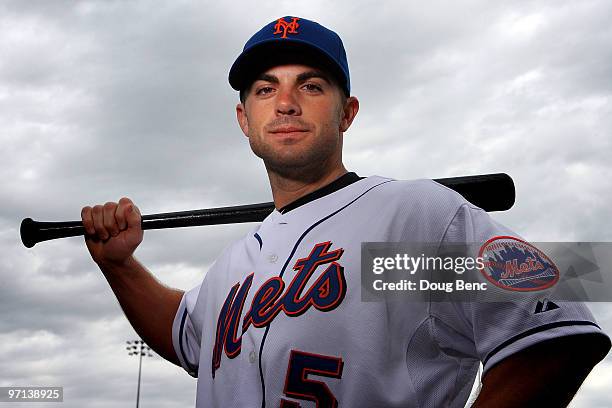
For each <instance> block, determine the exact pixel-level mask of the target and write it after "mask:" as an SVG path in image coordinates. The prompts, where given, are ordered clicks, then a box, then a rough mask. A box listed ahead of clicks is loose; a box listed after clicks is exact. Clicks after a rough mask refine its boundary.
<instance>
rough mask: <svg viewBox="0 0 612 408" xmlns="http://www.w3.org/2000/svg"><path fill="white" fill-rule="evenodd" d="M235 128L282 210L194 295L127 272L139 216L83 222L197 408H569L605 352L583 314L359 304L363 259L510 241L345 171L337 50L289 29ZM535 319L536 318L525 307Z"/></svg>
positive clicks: (92, 246) (416, 184)
mask: <svg viewBox="0 0 612 408" xmlns="http://www.w3.org/2000/svg"><path fill="white" fill-rule="evenodd" d="M229 80H230V84H231V85H232V87H233V88H234V89H236V90H238V91H240V103H239V104H238V106H237V107H236V114H237V119H238V123H239V124H240V127H241V129H242V131H243V132H244V134H245V135H246V136H247V138H248V140H249V143H250V146H251V148H252V150H253V152H254V153H255V154H256V155H257V156H258V157H260V158H261V159H262V160H263V161H264V164H265V166H266V170H267V173H268V177H269V180H270V186H271V189H272V195H273V198H274V203H275V207H276V210H275V211H274V212H273V213H272V214H271V215H270V216H269V217H267V218H266V220H265V221H264V222H263V223H262V224H261V225H258V226H257V227H255V228H254V230H253V231H252V232H251V233H249V234H247V236H245V237H244V238H243V239H241V240H239V241H237V242H235V243H234V244H232V245H231V246H230V247H228V248H227V249H226V250H225V251H224V252H223V253H222V254H221V255H220V257H219V258H218V260H217V261H216V263H215V264H214V265H213V267H212V268H211V269H210V271H209V272H208V273H207V275H206V277H205V278H204V280H203V282H202V283H201V285H199V286H198V287H196V288H194V289H192V290H191V291H188V292H185V293H184V292H182V291H179V290H176V289H171V288H167V287H165V286H164V285H162V284H161V283H159V282H158V281H157V280H156V279H155V278H154V277H153V275H152V274H151V273H149V272H148V271H147V269H146V268H145V267H144V266H143V265H142V264H140V263H139V262H138V261H137V260H136V258H135V257H134V256H133V253H134V250H135V249H136V247H137V246H138V245H139V244H140V242H141V241H142V238H143V232H142V230H141V228H140V213H139V210H138V208H137V207H136V206H135V205H134V204H133V203H132V202H131V201H130V200H129V199H128V198H122V199H121V200H119V202H118V203H110V202H109V203H106V204H105V205H104V206H100V205H98V206H94V207H93V208H91V207H85V208H83V210H82V219H83V223H84V225H85V228H86V231H87V234H88V236H87V237H86V244H87V247H88V249H89V251H90V253H91V255H92V257H93V259H94V261H95V262H96V263H97V264H98V265H99V266H100V269H101V270H102V272H103V273H104V276H105V277H106V279H107V280H108V282H109V284H110V285H111V287H112V289H113V291H114V293H115V294H116V296H117V299H118V300H119V302H120V304H121V306H122V308H123V310H124V311H125V313H126V316H127V317H128V319H129V320H130V322H131V324H132V325H133V326H134V328H135V329H136V330H137V332H138V333H139V334H140V335H141V336H142V338H143V339H144V340H145V341H146V342H147V343H148V344H149V345H150V346H151V347H152V348H154V349H155V350H156V351H157V352H158V353H159V354H160V355H161V356H163V357H164V358H166V359H168V360H169V361H171V362H173V363H175V364H180V365H181V366H182V367H184V368H185V369H186V370H187V371H188V372H189V373H190V374H191V375H193V376H197V377H198V390H197V406H198V407H207V406H224V407H230V406H231V407H241V406H253V407H255V406H257V407H263V406H270V407H277V406H281V407H300V406H301V407H307V406H315V405H316V406H317V407H334V406H346V407H384V406H402V407H413V406H414V407H416V406H426V407H430V406H432V407H436V406H451V407H462V406H463V405H464V404H465V402H466V400H467V398H468V395H469V393H470V389H471V386H472V383H473V380H474V376H475V374H476V372H477V370H478V365H479V363H480V362H482V363H483V364H484V377H483V386H482V390H481V393H480V395H479V397H478V399H477V401H476V404H475V406H478V407H488V406H490V407H517V406H563V405H566V404H567V403H568V402H569V401H570V400H571V398H572V396H573V395H574V393H575V392H576V390H577V389H578V387H579V386H580V384H581V383H582V381H583V380H584V378H585V377H586V375H587V374H588V373H589V372H590V370H591V369H592V367H593V366H594V365H595V364H596V363H597V362H598V361H600V360H601V359H602V358H603V357H604V356H605V354H606V353H607V352H608V350H609V348H610V340H609V338H608V337H607V336H606V335H605V334H603V333H602V332H601V330H600V329H599V327H598V326H597V324H596V323H595V322H594V320H593V317H592V315H591V314H590V313H589V311H588V309H586V307H585V306H584V305H582V304H580V303H562V302H557V303H555V305H558V307H557V308H556V309H554V310H552V308H550V309H551V310H547V311H546V313H536V314H534V313H533V312H532V307H535V302H536V300H537V299H535V298H534V299H533V301H532V300H529V301H528V302H527V303H528V304H527V307H523V306H524V304H523V303H520V302H516V303H512V302H508V303H502V304H493V305H492V304H480V303H468V302H420V303H415V302H413V303H407V302H401V301H397V302H384V301H381V302H371V303H369V302H362V301H361V292H360V290H361V288H360V283H361V281H360V246H361V243H362V242H367V241H379V242H381V241H382V242H385V241H386V242H403V241H413V242H415V241H416V242H437V243H440V244H443V243H453V242H482V243H484V242H487V241H488V240H490V239H495V237H497V236H500V235H514V234H513V233H512V232H511V231H509V230H508V229H506V228H505V227H503V226H501V225H499V224H498V223H496V222H495V221H493V220H492V219H491V218H490V217H489V216H488V214H487V213H485V212H484V211H482V210H481V209H479V208H477V207H474V206H473V205H471V204H470V203H468V202H466V201H465V200H464V199H463V198H462V197H461V196H459V195H458V194H456V193H454V192H452V191H451V190H448V189H446V188H445V187H443V186H441V185H439V184H437V183H434V182H432V181H431V180H417V181H396V180H392V179H388V178H383V177H376V176H375V177H368V178H360V177H358V176H357V175H356V174H355V173H349V172H347V170H346V169H345V167H344V165H343V163H342V144H343V135H344V133H345V132H346V131H347V130H348V129H349V127H350V126H351V123H352V121H353V119H354V118H355V115H356V114H357V112H358V110H359V103H358V101H357V99H356V98H355V97H352V96H350V80H349V71H348V64H347V60H346V54H345V52H344V47H343V44H342V41H341V40H340V38H339V37H338V36H337V34H336V33H334V32H333V31H331V30H328V29H327V28H325V27H322V26H321V25H319V24H317V23H314V22H312V21H309V20H306V19H302V18H297V17H283V18H280V19H278V20H275V21H273V22H271V23H270V24H268V25H266V26H265V27H264V28H262V29H261V30H260V31H259V32H258V33H256V34H255V35H254V36H253V37H252V38H251V39H250V40H249V41H248V42H247V43H246V45H245V47H244V51H243V53H242V54H241V55H240V56H239V57H238V59H237V60H236V62H235V63H234V65H233V66H232V68H231V70H230V75H229ZM530 302H531V303H530Z"/></svg>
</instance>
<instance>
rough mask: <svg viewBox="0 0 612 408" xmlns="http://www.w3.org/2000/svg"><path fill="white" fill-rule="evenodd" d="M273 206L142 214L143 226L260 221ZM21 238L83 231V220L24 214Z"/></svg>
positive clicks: (29, 241)
mask: <svg viewBox="0 0 612 408" xmlns="http://www.w3.org/2000/svg"><path fill="white" fill-rule="evenodd" d="M273 210H274V203H272V202H269V203H260V204H247V205H241V206H234V207H222V208H212V209H203V210H192V211H180V212H171V213H161V214H148V215H143V216H142V221H141V227H142V229H143V230H149V229H163V228H180V227H191V226H196V225H216V224H234V223H242V222H261V221H263V220H264V219H265V218H266V217H267V216H268V214H270V213H271V212H272V211H273ZM19 232H20V234H21V242H22V243H23V245H24V246H25V247H26V248H32V247H33V246H34V245H36V244H37V243H39V242H42V241H48V240H51V239H57V238H67V237H76V236H80V235H85V227H83V222H82V221H57V222H48V221H34V220H33V219H31V218H25V219H23V221H21V228H20V231H19Z"/></svg>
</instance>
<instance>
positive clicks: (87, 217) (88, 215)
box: [81, 206, 96, 235]
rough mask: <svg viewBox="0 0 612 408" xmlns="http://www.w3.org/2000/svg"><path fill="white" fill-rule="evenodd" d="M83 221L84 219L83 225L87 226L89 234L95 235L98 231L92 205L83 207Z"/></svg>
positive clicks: (86, 230)
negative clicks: (94, 221)
mask: <svg viewBox="0 0 612 408" xmlns="http://www.w3.org/2000/svg"><path fill="white" fill-rule="evenodd" d="M81 221H83V227H84V228H85V232H86V233H87V235H94V234H95V233H96V230H95V228H94V223H93V215H92V210H91V207H90V206H87V207H83V208H82V209H81Z"/></svg>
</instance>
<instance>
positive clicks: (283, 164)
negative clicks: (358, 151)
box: [236, 64, 359, 178]
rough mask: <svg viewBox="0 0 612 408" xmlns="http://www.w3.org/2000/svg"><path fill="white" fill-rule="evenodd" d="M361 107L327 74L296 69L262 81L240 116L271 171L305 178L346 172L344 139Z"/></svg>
mask: <svg viewBox="0 0 612 408" xmlns="http://www.w3.org/2000/svg"><path fill="white" fill-rule="evenodd" d="M343 102H344V103H343ZM358 107H359V104H358V102H357V99H356V98H354V97H351V98H348V99H346V101H345V98H343V94H342V90H341V89H340V88H339V87H338V86H337V85H336V84H335V82H334V81H333V80H332V79H331V78H330V77H329V76H328V75H327V74H325V73H324V72H322V71H320V70H318V69H316V68H313V67H310V66H307V65H297V64H291V65H280V66H275V67H273V68H270V69H268V70H267V71H265V72H263V73H262V74H261V75H259V76H258V77H257V79H256V80H255V81H254V82H253V84H252V85H251V87H250V89H249V90H248V91H247V93H246V98H245V101H244V103H241V104H238V106H237V107H236V114H237V118H238V122H239V124H240V127H241V128H242V131H243V132H244V134H245V135H246V136H247V137H248V138H249V143H250V145H251V149H252V150H253V152H254V153H255V154H256V155H257V156H258V157H260V158H262V159H263V161H264V163H265V165H266V168H267V169H268V171H273V172H276V173H278V174H280V175H283V176H285V177H289V178H296V177H300V178H301V177H302V176H304V175H306V174H313V173H314V174H316V173H320V172H324V171H333V169H335V168H337V166H342V134H343V132H345V131H346V130H347V129H348V128H349V126H350V124H351V123H352V121H353V118H354V117H355V115H356V114H357V110H358Z"/></svg>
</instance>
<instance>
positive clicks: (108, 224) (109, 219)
mask: <svg viewBox="0 0 612 408" xmlns="http://www.w3.org/2000/svg"><path fill="white" fill-rule="evenodd" d="M116 211H117V203H113V202H110V201H109V202H107V203H106V204H104V227H105V228H106V230H107V231H108V233H109V234H110V235H111V236H113V237H116V236H117V235H118V234H119V226H118V225H117V219H116V218H115V212H116Z"/></svg>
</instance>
